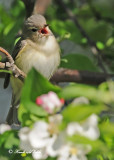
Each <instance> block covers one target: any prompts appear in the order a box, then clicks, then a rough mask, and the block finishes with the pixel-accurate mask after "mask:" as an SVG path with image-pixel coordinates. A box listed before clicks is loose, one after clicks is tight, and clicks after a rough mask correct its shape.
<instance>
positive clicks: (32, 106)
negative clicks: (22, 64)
mask: <svg viewBox="0 0 114 160" xmlns="http://www.w3.org/2000/svg"><path fill="white" fill-rule="evenodd" d="M60 90H61V89H60V88H59V87H57V86H54V85H52V84H51V83H50V82H49V81H48V80H47V79H46V78H44V77H43V76H42V75H41V74H40V73H38V72H37V71H36V70H35V69H34V68H32V70H31V71H30V72H29V73H28V75H27V78H26V80H25V84H24V87H23V90H22V97H21V105H20V107H19V112H18V117H19V120H20V121H21V122H22V124H23V125H24V126H25V125H27V126H29V125H31V124H32V123H33V121H34V120H33V119H31V116H32V118H33V116H34V115H35V116H36V117H37V118H41V117H46V116H47V115H48V113H47V112H46V111H45V110H44V109H43V108H42V107H40V106H38V105H36V98H37V97H38V96H40V95H42V94H45V93H48V92H49V91H54V92H56V93H58V92H60Z"/></svg>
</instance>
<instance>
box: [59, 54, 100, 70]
mask: <svg viewBox="0 0 114 160" xmlns="http://www.w3.org/2000/svg"><path fill="white" fill-rule="evenodd" d="M63 58H64V59H66V60H67V61H66V62H65V61H62V62H61V65H60V67H63V68H70V69H78V70H88V71H98V68H97V67H96V66H95V65H94V64H93V63H92V61H91V60H90V59H89V58H88V57H87V56H84V55H82V54H69V55H67V56H64V57H63Z"/></svg>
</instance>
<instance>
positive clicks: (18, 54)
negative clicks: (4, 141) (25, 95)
mask: <svg viewBox="0 0 114 160" xmlns="http://www.w3.org/2000/svg"><path fill="white" fill-rule="evenodd" d="M12 57H13V58H14V60H15V64H16V65H17V67H18V68H20V69H21V70H22V71H23V72H24V73H26V74H27V73H28V71H29V70H30V69H31V68H32V67H34V68H35V69H36V70H37V71H39V72H40V73H41V74H42V75H43V76H44V77H46V78H48V79H50V77H51V76H52V75H53V73H54V72H55V70H56V69H57V67H58V66H59V63H60V48H59V45H58V43H57V41H56V39H55V37H54V35H53V33H52V32H51V30H50V29H49V26H48V25H47V23H46V19H45V18H44V17H43V16H42V15H39V14H36V15H32V16H31V17H29V18H28V19H27V20H26V21H25V23H24V27H23V31H22V37H21V39H20V40H19V41H18V42H17V44H16V46H15V48H14V50H13V54H12ZM9 80H10V82H11V86H12V91H13V93H12V104H11V107H10V110H9V113H8V116H7V119H6V121H7V123H8V124H13V123H15V124H18V123H19V122H18V119H17V109H18V107H19V103H20V96H21V90H22V86H23V83H22V82H21V81H20V80H19V79H18V78H15V77H13V76H11V77H10V76H9V75H7V76H6V79H5V83H4V88H6V87H7V86H8V82H9Z"/></svg>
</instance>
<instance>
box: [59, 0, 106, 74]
mask: <svg viewBox="0 0 114 160" xmlns="http://www.w3.org/2000/svg"><path fill="white" fill-rule="evenodd" d="M56 1H57V2H58V4H59V5H61V6H62V7H63V9H64V10H65V12H66V13H67V15H68V17H69V18H70V19H71V20H72V21H73V22H74V24H75V25H76V26H77V27H78V29H79V30H80V33H81V34H82V36H84V37H85V38H86V39H87V40H88V43H89V45H90V46H91V50H92V52H93V54H94V55H95V56H96V57H97V60H98V65H99V66H100V68H101V69H102V71H103V72H104V73H107V71H106V69H105V67H104V65H103V62H102V57H101V53H100V50H99V49H98V47H97V46H96V43H95V42H94V41H93V40H92V39H91V38H90V37H89V36H88V34H87V33H86V31H85V30H84V28H83V27H82V26H81V25H80V23H79V21H78V19H77V17H76V15H75V16H74V14H73V13H72V11H71V10H70V9H69V8H68V7H67V6H66V4H65V3H64V1H63V0H56Z"/></svg>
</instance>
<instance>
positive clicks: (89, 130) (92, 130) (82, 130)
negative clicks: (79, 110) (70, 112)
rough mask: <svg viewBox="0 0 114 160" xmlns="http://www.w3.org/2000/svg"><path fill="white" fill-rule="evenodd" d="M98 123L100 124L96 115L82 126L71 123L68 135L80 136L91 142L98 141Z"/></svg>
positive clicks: (68, 127)
mask: <svg viewBox="0 0 114 160" xmlns="http://www.w3.org/2000/svg"><path fill="white" fill-rule="evenodd" d="M97 123H98V118H97V116H96V115H95V114H92V115H91V116H90V117H88V118H87V119H86V121H85V122H84V123H82V124H80V123H78V122H71V123H69V124H68V126H67V134H68V135H69V136H72V135H74V134H79V135H81V136H85V137H87V138H89V139H91V140H96V139H97V138H98V137H99V135H100V132H99V129H98V126H97Z"/></svg>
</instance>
